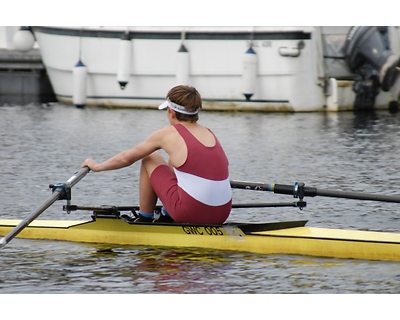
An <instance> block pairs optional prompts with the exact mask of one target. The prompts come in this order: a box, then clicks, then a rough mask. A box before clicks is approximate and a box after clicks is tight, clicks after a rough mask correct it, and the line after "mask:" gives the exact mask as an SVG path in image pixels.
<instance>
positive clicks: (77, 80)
mask: <svg viewBox="0 0 400 320" xmlns="http://www.w3.org/2000/svg"><path fill="white" fill-rule="evenodd" d="M86 77H87V68H86V66H85V65H84V64H83V63H82V61H81V60H79V61H78V63H77V64H76V65H75V67H74V70H73V93H72V94H73V96H72V100H73V103H74V105H75V106H77V107H78V108H83V107H84V106H85V104H86Z"/></svg>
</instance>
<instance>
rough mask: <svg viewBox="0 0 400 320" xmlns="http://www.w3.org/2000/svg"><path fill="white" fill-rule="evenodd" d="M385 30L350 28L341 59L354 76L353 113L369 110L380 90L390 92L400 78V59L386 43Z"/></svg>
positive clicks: (384, 28)
mask: <svg viewBox="0 0 400 320" xmlns="http://www.w3.org/2000/svg"><path fill="white" fill-rule="evenodd" d="M387 33H388V28H387V27H352V28H351V29H350V32H349V33H348V35H347V39H346V44H345V46H344V59H345V61H346V63H347V65H348V66H349V67H350V69H351V70H352V71H353V72H354V74H355V76H354V85H353V91H354V92H355V93H356V100H355V102H354V110H371V109H373V108H374V105H375V97H376V96H377V95H378V93H379V91H380V89H382V90H383V91H389V89H390V88H391V87H392V86H393V84H394V82H395V81H396V79H397V76H398V75H399V71H398V70H397V67H399V66H400V56H399V55H394V54H393V53H392V52H391V51H390V48H389V42H388V40H387Z"/></svg>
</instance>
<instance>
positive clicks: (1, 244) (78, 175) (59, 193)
mask: <svg viewBox="0 0 400 320" xmlns="http://www.w3.org/2000/svg"><path fill="white" fill-rule="evenodd" d="M88 172H89V168H88V167H85V168H81V169H80V170H79V171H78V172H77V173H75V174H74V175H73V176H72V177H71V178H69V179H68V180H67V182H66V184H68V185H69V186H70V187H73V186H74V185H76V184H77V183H78V182H79V181H80V180H82V178H83V177H84V176H85V175H86V174H87V173H88ZM63 192H64V190H63V189H61V188H56V189H55V190H54V192H53V193H52V195H51V196H50V197H48V198H47V200H46V201H45V202H44V203H42V204H41V205H40V206H39V207H38V208H37V209H36V210H34V211H33V212H31V213H30V214H29V215H28V216H27V217H26V218H25V219H24V220H22V221H21V222H20V223H19V224H18V225H17V226H16V227H15V228H14V229H12V230H11V231H10V232H9V233H8V234H6V235H5V236H4V237H3V238H2V239H1V240H0V248H1V247H4V246H5V245H6V244H7V243H9V242H10V241H11V240H12V239H13V238H14V237H16V236H17V235H18V234H19V233H20V232H21V231H22V230H23V229H24V228H25V227H26V226H27V225H29V224H30V223H31V222H32V221H33V220H35V219H36V218H37V217H38V216H39V215H40V214H41V213H43V212H44V211H45V210H46V209H48V208H49V207H50V206H51V205H52V204H53V203H54V202H56V201H57V200H58V199H59V198H60V197H61V196H62V194H63Z"/></svg>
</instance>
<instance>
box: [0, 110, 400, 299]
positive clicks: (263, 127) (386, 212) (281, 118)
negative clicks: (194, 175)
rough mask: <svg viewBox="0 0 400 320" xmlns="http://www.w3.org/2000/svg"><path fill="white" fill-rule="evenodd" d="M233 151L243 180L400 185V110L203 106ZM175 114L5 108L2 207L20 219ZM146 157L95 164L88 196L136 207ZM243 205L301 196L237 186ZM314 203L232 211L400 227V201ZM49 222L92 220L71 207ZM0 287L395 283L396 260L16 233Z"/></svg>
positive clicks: (279, 289) (112, 289)
mask: <svg viewBox="0 0 400 320" xmlns="http://www.w3.org/2000/svg"><path fill="white" fill-rule="evenodd" d="M200 123H201V124H203V125H205V126H207V127H209V128H211V129H212V130H213V131H214V132H215V133H216V135H217V136H218V137H219V140H220V142H221V144H222V145H223V147H224V148H225V151H226V153H227V156H228V158H229V161H230V176H231V179H234V180H244V181H254V182H264V183H281V184H293V183H295V182H304V183H305V184H306V186H312V187H317V188H321V189H333V190H342V191H359V192H367V193H380V194H400V190H399V181H400V173H399V172H400V161H399V160H400V159H399V150H400V114H391V113H389V112H387V111H377V112H375V113H366V114H363V113H352V112H341V113H298V114H285V113H240V112H237V113H234V112H221V113H220V112H207V111H203V112H202V113H201V114H200ZM166 125H168V122H167V118H166V114H165V111H158V110H139V109H136V110H134V109H104V108H93V107H87V108H84V109H77V108H75V107H73V106H67V105H63V104H59V103H52V104H27V105H3V106H0V217H1V219H8V218H11V219H23V218H25V217H26V216H28V214H29V213H30V212H31V211H32V210H34V209H36V208H37V206H38V205H40V204H41V203H42V202H43V201H44V200H46V199H47V198H48V197H49V195H50V194H51V190H50V189H49V188H48V185H49V184H51V183H53V184H54V183H57V182H63V181H65V180H67V179H68V178H69V177H70V176H71V175H72V174H73V173H74V172H76V171H77V170H78V169H79V168H80V165H81V163H82V162H83V161H84V160H85V158H87V157H92V158H94V159H95V160H97V161H103V160H106V159H107V158H109V157H110V156H112V155H114V154H115V153H117V152H119V151H121V150H124V149H128V148H131V147H133V146H135V145H136V144H138V143H139V142H141V141H142V140H143V139H144V138H145V137H146V136H147V135H148V134H149V133H151V132H152V131H153V130H154V129H156V128H160V127H162V126H166ZM139 167H140V164H139V163H135V164H134V165H132V166H131V167H129V168H125V169H121V170H117V171H109V172H102V173H89V174H88V175H87V176H86V177H85V178H84V179H83V180H82V181H80V182H79V183H78V184H77V185H76V186H75V187H74V188H73V190H72V203H73V204H78V205H86V206H95V205H104V204H108V205H116V206H123V205H132V204H138V200H139V198H138V181H139ZM233 198H234V203H249V202H262V203H268V202H291V201H294V199H293V198H292V197H291V196H287V195H278V194H273V193H269V192H257V191H248V190H233ZM305 200H306V201H307V207H306V208H304V210H299V209H297V208H258V209H257V208H251V209H233V210H232V214H231V216H230V218H229V220H228V221H235V222H275V221H284V220H303V219H307V220H309V222H308V224H307V225H308V226H316V227H331V228H343V229H359V230H379V231H388V232H400V208H399V204H394V203H382V202H371V201H361V200H351V199H337V198H324V197H314V198H305ZM64 204H65V202H64V201H58V202H56V203H55V204H54V205H52V206H51V207H50V208H49V209H48V210H46V211H45V212H44V213H43V214H42V215H41V216H40V218H42V219H81V218H83V219H87V218H88V217H89V216H90V213H89V212H81V211H79V212H72V213H71V214H69V215H68V214H67V213H65V212H63V211H62V206H63V205H64ZM0 266H1V267H0V293H1V294H32V293H33V294H36V293H37V294H45V293H46V294H54V293H65V294H75V293H80V294H82V293H101V294H105V293H117V294H118V293H191V294H203V293H214V294H219V293H231V294H246V293H255V294H278V293H297V294H302V293H314V294H348V293H351V294H352V293H357V294H370V293H375V294H383V293H385V294H398V293H400V263H398V262H383V261H363V260H351V259H335V258H316V257H306V256H289V255H258V254H250V253H233V252H221V251H212V250H200V249H199V250H197V249H196V250H194V249H176V248H175V249H174V248H158V247H140V246H121V245H100V244H79V243H69V242H61V241H47V240H46V241H44V240H22V239H13V240H12V241H11V242H10V243H9V244H8V245H7V246H6V247H4V248H3V249H2V250H1V251H0Z"/></svg>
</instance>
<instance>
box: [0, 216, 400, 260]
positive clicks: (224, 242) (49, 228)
mask: <svg viewBox="0 0 400 320" xmlns="http://www.w3.org/2000/svg"><path fill="white" fill-rule="evenodd" d="M19 222H20V220H0V235H3V236H4V235H5V234H7V233H8V232H10V231H11V230H12V229H13V228H14V227H15V226H16V225H18V223H19ZM306 222H307V221H288V222H277V223H261V224H240V223H227V224H223V225H206V226H204V225H188V224H161V223H160V224H155V223H150V224H148V223H128V222H127V221H125V220H123V219H120V218H113V219H111V218H96V219H93V220H79V221H68V220H61V221H55V220H36V221H33V222H32V223H31V224H30V225H29V226H28V227H26V228H25V229H24V230H23V231H22V232H21V233H20V234H19V235H18V237H19V238H26V239H47V240H62V241H74V242H87V243H107V244H118V245H143V246H165V247H183V248H184V247H197V248H208V249H215V250H228V251H240V252H251V253H258V254H294V255H309V256H317V257H334V258H346V259H367V260H387V261H400V234H395V233H385V232H371V231H356V230H337V229H324V228H312V227H306V226H305V224H306Z"/></svg>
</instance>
